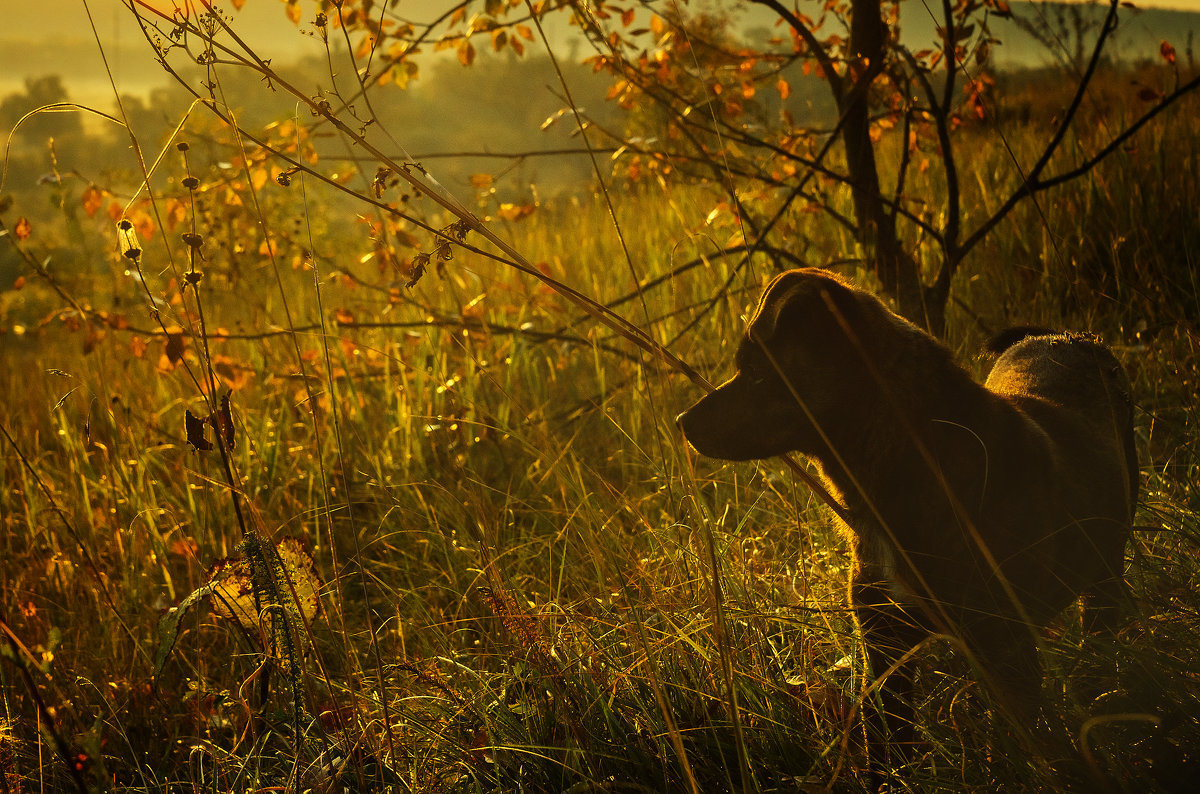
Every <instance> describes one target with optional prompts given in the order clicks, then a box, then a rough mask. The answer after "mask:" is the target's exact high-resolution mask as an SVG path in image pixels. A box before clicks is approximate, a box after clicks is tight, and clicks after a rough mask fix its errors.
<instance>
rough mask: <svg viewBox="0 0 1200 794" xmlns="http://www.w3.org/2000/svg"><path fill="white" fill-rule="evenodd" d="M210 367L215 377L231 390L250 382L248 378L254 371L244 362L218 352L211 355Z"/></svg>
mask: <svg viewBox="0 0 1200 794" xmlns="http://www.w3.org/2000/svg"><path fill="white" fill-rule="evenodd" d="M212 368H213V372H215V373H216V375H217V377H218V378H220V379H221V382H222V383H224V384H225V385H226V386H228V387H229V388H230V389H232V390H233V391H237V390H239V389H241V388H243V387H245V385H246V384H247V383H249V382H250V378H251V377H252V376H253V375H254V371H253V370H251V369H250V368H249V367H247V366H246V365H245V364H242V363H240V362H238V361H236V360H234V359H233V358H232V357H230V356H226V355H220V354H218V355H215V356H213V357H212Z"/></svg>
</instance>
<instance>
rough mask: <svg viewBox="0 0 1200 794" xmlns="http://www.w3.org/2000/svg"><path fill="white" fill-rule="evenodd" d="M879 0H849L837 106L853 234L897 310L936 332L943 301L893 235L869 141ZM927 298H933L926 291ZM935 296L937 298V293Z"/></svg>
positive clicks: (880, 48)
mask: <svg viewBox="0 0 1200 794" xmlns="http://www.w3.org/2000/svg"><path fill="white" fill-rule="evenodd" d="M882 6H883V3H882V0H853V2H852V4H851V13H852V16H851V18H850V52H851V55H852V58H851V60H850V66H849V70H848V72H847V74H846V79H845V80H844V81H843V89H842V95H841V96H840V97H838V109H839V111H840V112H841V115H842V142H843V144H844V145H845V150H846V168H847V171H848V173H849V176H850V191H851V197H852V200H853V203H854V215H855V220H856V221H857V222H858V230H857V236H858V241H859V243H860V244H861V245H862V246H863V249H864V251H865V252H866V255H867V256H868V257H869V258H870V261H871V265H872V267H873V268H874V270H875V273H876V275H877V276H878V277H879V281H880V284H881V285H882V286H883V289H884V291H885V292H887V293H888V295H890V296H891V297H892V298H894V299H895V301H896V307H897V309H898V310H899V312H900V314H902V315H903V316H905V317H907V318H908V319H910V320H912V321H913V322H915V323H917V324H918V325H920V326H923V327H925V328H928V329H929V330H930V331H931V332H932V333H934V334H940V333H941V332H942V330H943V328H942V326H943V325H944V321H943V318H944V314H945V306H944V303H945V299H944V298H943V299H942V302H941V303H942V305H939V306H928V305H927V304H926V297H927V295H926V291H925V289H924V288H923V285H922V283H921V275H920V271H919V269H918V266H917V263H916V261H914V260H913V258H912V257H911V256H909V255H908V253H907V252H906V251H905V250H904V248H903V246H902V245H901V244H900V240H899V239H898V238H897V236H896V220H895V217H894V216H893V215H892V214H891V213H890V212H888V210H887V207H885V205H884V203H883V194H882V191H881V190H880V185H879V172H878V169H877V167H876V163H875V147H874V144H873V143H872V141H871V121H870V85H871V83H872V82H873V81H874V79H875V77H876V76H878V74H879V73H880V71H881V70H882V68H883V61H884V43H885V41H886V28H885V26H884V24H883V8H882ZM929 297H935V296H932V295H930V296H929ZM935 300H936V297H935Z"/></svg>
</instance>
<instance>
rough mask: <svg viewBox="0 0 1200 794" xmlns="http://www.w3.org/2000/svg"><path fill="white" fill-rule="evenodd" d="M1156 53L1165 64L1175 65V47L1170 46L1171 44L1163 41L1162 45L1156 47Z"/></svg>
mask: <svg viewBox="0 0 1200 794" xmlns="http://www.w3.org/2000/svg"><path fill="white" fill-rule="evenodd" d="M1158 52H1159V54H1161V55H1162V57H1163V60H1164V61H1166V62H1167V63H1170V64H1174V63H1175V47H1174V46H1173V45H1172V44H1171V42H1169V41H1167V40H1166V39H1163V42H1162V44H1160V45H1159V47H1158Z"/></svg>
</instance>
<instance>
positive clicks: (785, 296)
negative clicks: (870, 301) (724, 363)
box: [748, 268, 856, 343]
mask: <svg viewBox="0 0 1200 794" xmlns="http://www.w3.org/2000/svg"><path fill="white" fill-rule="evenodd" d="M855 304H856V301H855V297H854V290H853V288H852V287H850V286H848V285H846V284H845V283H843V282H842V281H841V280H840V279H838V278H837V277H835V276H833V275H832V274H830V273H827V272H825V271H823V270H819V269H817V268H804V269H802V270H789V271H787V272H786V273H782V274H780V275H778V276H776V277H775V279H774V280H773V281H772V282H771V283H770V284H768V285H767V289H766V291H765V292H764V293H763V296H762V298H761V299H759V302H758V306H757V307H756V308H755V310H754V314H753V315H752V316H751V317H750V322H749V326H748V333H749V336H750V337H751V338H752V339H754V340H755V341H757V342H760V343H762V342H767V341H769V340H770V339H772V338H773V337H774V336H775V335H776V334H778V333H780V332H781V331H783V330H784V329H785V328H790V327H793V326H799V327H804V328H806V329H808V330H809V331H816V330H817V329H821V328H825V327H828V326H830V325H831V324H837V316H836V315H841V316H842V317H843V318H845V317H846V316H847V315H848V314H853V313H855V311H856V308H855Z"/></svg>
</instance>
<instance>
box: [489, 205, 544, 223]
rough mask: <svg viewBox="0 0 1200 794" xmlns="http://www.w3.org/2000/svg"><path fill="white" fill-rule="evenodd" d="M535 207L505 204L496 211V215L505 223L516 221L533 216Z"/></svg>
mask: <svg viewBox="0 0 1200 794" xmlns="http://www.w3.org/2000/svg"><path fill="white" fill-rule="evenodd" d="M536 209H537V207H536V206H534V205H533V204H509V203H508V202H505V203H503V204H501V205H500V208H499V209H498V210H496V214H497V215H499V216H500V217H501V218H503V219H504V220H506V221H518V220H520V219H521V218H527V217H529V216H530V215H532V214H533V212H534V210H536Z"/></svg>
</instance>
